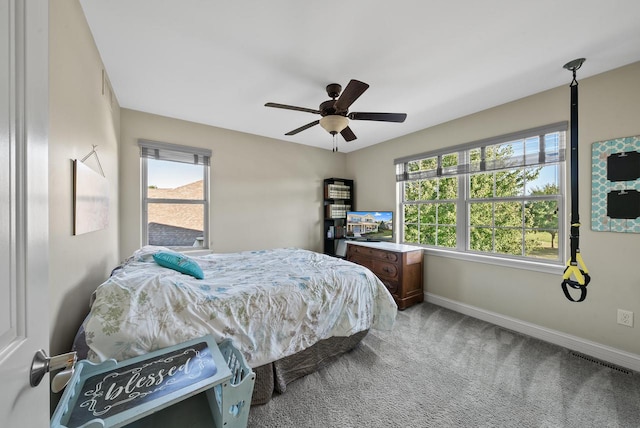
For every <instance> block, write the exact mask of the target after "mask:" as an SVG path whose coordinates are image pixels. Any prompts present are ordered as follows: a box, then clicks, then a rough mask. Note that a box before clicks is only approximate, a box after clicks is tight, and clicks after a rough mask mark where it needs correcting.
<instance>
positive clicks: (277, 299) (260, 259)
mask: <svg viewBox="0 0 640 428" xmlns="http://www.w3.org/2000/svg"><path fill="white" fill-rule="evenodd" d="M160 250H166V248H163V247H154V246H146V247H143V248H141V249H140V250H138V251H136V252H135V253H134V254H133V256H132V257H131V258H130V259H129V260H127V261H126V262H125V263H124V264H123V265H122V267H121V268H119V269H117V270H116V271H114V273H113V274H112V276H111V277H110V278H109V279H108V280H107V281H105V282H104V283H103V284H101V285H100V286H99V287H98V288H97V290H96V291H95V293H94V301H93V304H92V307H91V312H90V314H89V317H88V318H87V320H86V322H85V325H84V328H85V334H86V341H87V344H88V345H89V348H90V350H89V359H90V360H92V361H95V362H99V361H104V360H106V359H109V358H115V359H116V360H119V361H120V360H124V359H127V358H131V357H134V356H138V355H142V354H145V353H148V352H150V351H153V350H155V349H159V348H163V347H167V346H171V345H175V344H178V343H181V342H184V341H186V340H189V339H192V338H195V337H200V336H203V335H205V334H211V335H213V337H214V338H215V339H216V341H217V342H220V341H222V340H223V339H226V338H230V339H231V340H232V341H233V344H234V346H235V347H236V348H238V349H240V350H241V351H242V352H243V353H244V355H245V357H246V359H247V362H248V363H249V365H250V366H251V367H258V366H261V365H263V364H267V363H270V362H272V361H275V360H278V359H280V358H283V357H286V356H289V355H292V354H294V353H296V352H298V351H301V350H303V349H305V348H308V347H309V346H311V345H313V344H314V343H316V342H318V341H319V340H322V339H326V338H329V337H332V336H350V335H352V334H355V333H357V332H359V331H362V330H366V329H369V328H378V329H391V327H392V326H393V323H394V321H395V316H396V304H395V302H394V301H393V298H392V297H391V295H390V294H389V292H388V291H387V289H386V288H385V286H384V285H383V284H382V282H380V280H379V279H378V278H377V277H376V276H375V275H374V274H373V273H372V272H371V271H369V270H368V269H366V268H364V267H362V266H359V265H356V264H354V263H350V262H347V261H344V260H341V259H337V258H334V257H329V256H326V255H324V254H319V253H314V252H311V251H306V250H300V249H274V250H264V251H247V252H240V253H231V254H208V255H205V256H199V257H192V258H193V259H194V260H195V261H197V263H198V264H199V265H200V267H201V268H202V270H203V272H204V276H205V277H204V279H202V280H197V279H195V278H193V277H191V276H189V275H185V274H181V273H178V272H176V271H174V270H171V269H167V268H164V267H161V266H159V265H158V264H156V263H155V262H154V260H153V257H152V256H153V254H154V253H155V252H157V251H160Z"/></svg>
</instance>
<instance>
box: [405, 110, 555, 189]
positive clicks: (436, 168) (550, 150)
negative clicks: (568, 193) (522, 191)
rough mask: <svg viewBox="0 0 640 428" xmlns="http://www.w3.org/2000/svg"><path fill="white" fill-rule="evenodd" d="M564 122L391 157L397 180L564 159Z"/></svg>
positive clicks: (523, 165)
mask: <svg viewBox="0 0 640 428" xmlns="http://www.w3.org/2000/svg"><path fill="white" fill-rule="evenodd" d="M566 130H567V122H566V121H565V122H558V123H553V124H550V125H545V126H540V127H537V128H532V129H528V130H525V131H519V132H514V133H511V134H505V135H501V136H498V137H491V138H486V139H483V140H478V141H474V142H470V143H465V144H460V145H458V146H453V147H447V148H443V149H440V150H434V151H430V152H424V153H419V154H416V155H411V156H405V157H402V158H398V159H395V160H394V163H395V165H396V181H398V182H402V181H413V180H420V179H427V178H434V177H443V176H451V175H459V174H468V173H475V172H484V171H496V170H501V169H509V168H518V167H528V166H539V165H543V164H549V163H556V162H562V161H564V160H565V150H566V148H565V132H566Z"/></svg>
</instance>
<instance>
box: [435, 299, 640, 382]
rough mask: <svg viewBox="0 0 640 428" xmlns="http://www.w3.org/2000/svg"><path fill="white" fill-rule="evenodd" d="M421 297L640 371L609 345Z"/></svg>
mask: <svg viewBox="0 0 640 428" xmlns="http://www.w3.org/2000/svg"><path fill="white" fill-rule="evenodd" d="M424 297H425V300H426V301H427V302H429V303H433V304H434V305H438V306H442V307H444V308H447V309H451V310H452V311H456V312H460V313H461V314H465V315H469V316H471V317H474V318H478V319H481V320H483V321H486V322H489V323H491V324H495V325H499V326H500V327H504V328H507V329H509V330H513V331H517V332H518V333H523V334H526V335H527V336H531V337H535V338H536V339H540V340H544V341H545V342H549V343H553V344H555V345H559V346H562V347H564V348H567V349H571V350H572V351H576V352H580V353H581V354H585V355H589V356H591V357H593V358H596V359H598V360H602V361H607V362H609V363H611V364H615V365H617V366H620V367H625V368H627V369H630V370H633V371H636V372H640V355H637V354H632V353H630V352H626V351H622V350H620V349H616V348H612V347H610V346H606V345H601V344H599V343H596V342H591V341H589V340H586V339H582V338H580V337H577V336H572V335H570V334H566V333H562V332H560V331H557V330H551V329H548V328H546V327H541V326H539V325H536V324H532V323H529V322H526V321H522V320H519V319H516V318H511V317H508V316H505V315H502V314H499V313H496V312H491V311H487V310H484V309H481V308H477V307H475V306H471V305H467V304H465V303H460V302H457V301H455V300H451V299H447V298H446V297H441V296H438V295H435V294H431V293H424Z"/></svg>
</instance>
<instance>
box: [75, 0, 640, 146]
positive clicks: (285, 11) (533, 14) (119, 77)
mask: <svg viewBox="0 0 640 428" xmlns="http://www.w3.org/2000/svg"><path fill="white" fill-rule="evenodd" d="M80 3H81V4H82V7H83V9H84V12H85V15H86V17H87V21H88V22H89V26H90V27H91V31H92V32H93V35H94V38H95V41H96V44H97V46H98V50H99V51H100V55H101V56H102V60H103V61H104V64H105V67H106V69H107V73H108V74H109V77H110V79H111V83H112V86H113V89H114V92H115V94H116V96H117V98H118V101H119V103H120V105H121V106H122V107H125V108H129V109H134V110H140V111H144V112H149V113H154V114H159V115H164V116H170V117H174V118H179V119H184V120H189V121H193V122H198V123H203V124H208V125H213V126H217V127H221V128H227V129H232V130H236V131H241V132H247V133H251V134H256V135H262V136H266V137H271V138H277V139H281V140H285V141H291V142H295V143H300V144H306V145H309V146H316V147H322V148H326V149H329V150H330V149H331V148H332V138H331V136H330V135H329V134H328V133H327V132H326V131H324V130H323V129H322V128H321V127H320V126H314V127H312V128H310V129H307V130H305V131H303V132H300V133H299V134H297V135H295V136H293V137H287V136H285V135H284V134H285V133H286V132H288V131H291V130H293V129H295V128H298V127H300V126H302V125H304V124H306V123H309V122H311V121H313V120H316V119H319V118H320V116H318V115H314V114H311V113H306V112H299V111H290V110H282V109H276V108H267V107H264V104H265V103H266V102H275V103H281V104H289V105H294V106H300V107H306V108H312V109H317V108H318V106H319V104H320V103H321V102H322V101H325V100H327V99H328V97H327V93H326V91H325V86H326V85H327V84H329V83H334V82H335V83H340V84H341V85H342V86H343V87H345V86H346V84H347V83H348V82H349V80H350V79H357V80H361V81H363V82H366V83H368V84H369V85H371V87H370V88H369V89H368V90H367V91H366V92H365V93H364V94H363V95H362V96H361V97H360V98H359V99H358V100H356V101H355V103H354V104H353V105H352V106H351V108H350V110H351V111H365V112H367V111H373V112H394V113H395V112H402V113H407V114H408V117H407V120H406V121H405V122H404V123H401V124H398V123H380V122H370V121H352V122H351V124H350V127H351V129H352V130H353V131H354V133H355V134H356V135H357V137H358V139H357V140H355V141H352V142H349V143H346V142H344V140H342V137H340V136H338V142H339V148H340V151H342V152H349V151H353V150H357V149H360V148H363V147H366V146H370V145H373V144H377V143H380V142H382V141H386V140H389V139H392V138H395V137H399V136H402V135H406V134H409V133H411V132H415V131H418V130H420V129H423V128H427V127H430V126H433V125H436V124H438V123H442V122H445V121H448V120H451V119H455V118H458V117H461V116H464V115H467V114H470V113H474V112H477V111H480V110H484V109H487V108H489V107H492V106H496V105H500V104H503V103H505V102H509V101H512V100H515V99H518V98H522V97H525V96H527V95H531V94H534V93H537V92H540V91H544V90H546V89H551V88H554V87H557V86H561V85H564V84H566V85H569V82H570V81H571V72H569V71H567V70H565V69H563V67H562V66H563V65H564V64H565V63H567V62H569V61H571V60H573V59H576V58H580V57H584V58H586V59H587V60H586V62H585V63H584V65H583V66H582V68H581V69H580V70H579V71H578V81H579V80H580V79H581V78H585V77H588V76H591V75H594V74H598V73H602V72H604V71H607V70H611V69H614V68H617V67H620V66H623V65H626V64H630V63H632V62H636V61H639V60H640V24H639V22H640V1H638V0H609V1H603V0H527V1H524V0H484V1H479V0H395V1H389V0H349V1H347V0H324V1H314V2H311V1H301V0H269V1H265V0H243V1H242V0H236V1H221V0H180V1H178V0H174V1H167V0H164V1H158V0H108V1H105V0H80ZM567 103H568V102H567ZM567 108H568V107H567ZM265 144H267V142H265Z"/></svg>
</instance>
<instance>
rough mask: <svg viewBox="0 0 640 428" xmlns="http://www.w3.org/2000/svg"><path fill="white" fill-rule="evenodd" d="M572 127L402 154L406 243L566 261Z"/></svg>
mask: <svg viewBox="0 0 640 428" xmlns="http://www.w3.org/2000/svg"><path fill="white" fill-rule="evenodd" d="M566 129H567V123H566V122H562V123H556V124H552V125H548V126H544V127H540V128H535V129H530V130H527V131H523V132H518V133H514V134H509V135H505V136H501V137H496V138H491V139H486V140H482V141H477V142H473V143H469V144H464V145H461V146H457V147H452V148H448V149H444V150H439V151H434V152H429V153H422V154H419V155H415V156H409V157H406V158H402V159H396V161H395V163H396V177H397V181H398V196H399V201H400V213H401V216H400V223H401V226H402V228H401V229H402V231H401V242H405V243H410V244H420V245H424V246H427V247H432V248H441V249H445V250H450V251H455V252H459V253H468V254H484V255H490V256H494V257H500V258H513V259H523V260H532V261H539V262H547V263H555V264H559V263H560V262H561V258H562V257H564V248H563V245H564V244H563V240H561V239H559V236H561V232H562V229H563V228H562V224H561V223H560V222H559V221H558V219H561V218H563V212H564V204H563V201H564V185H563V179H562V177H563V176H564V151H565V134H566Z"/></svg>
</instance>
